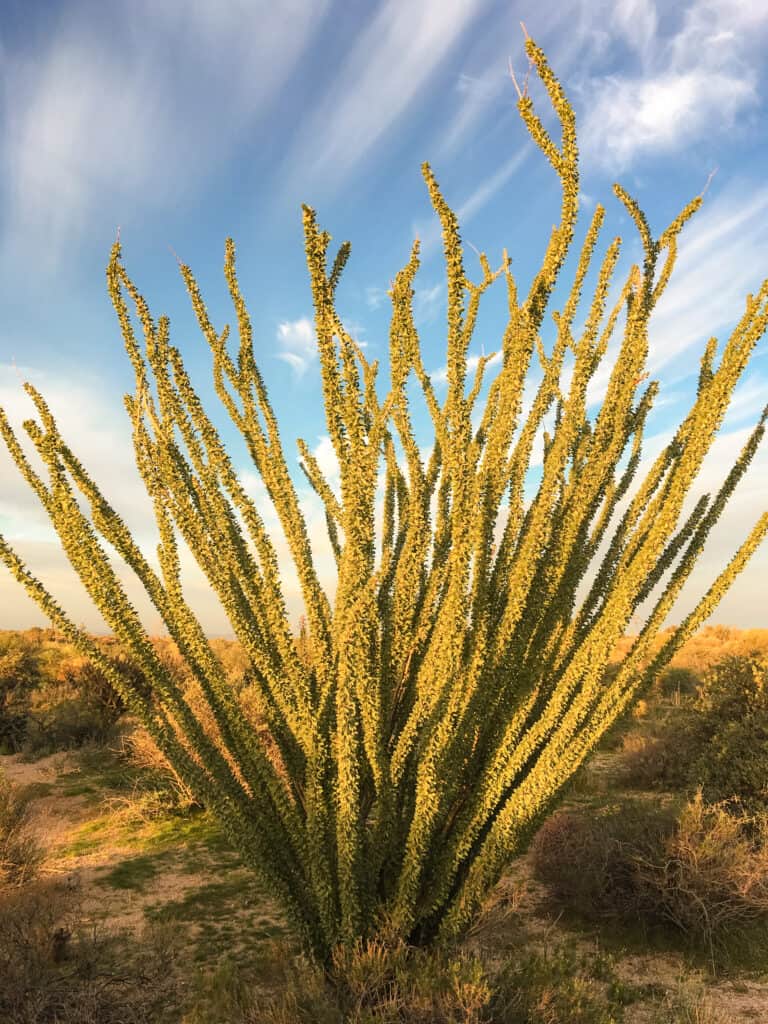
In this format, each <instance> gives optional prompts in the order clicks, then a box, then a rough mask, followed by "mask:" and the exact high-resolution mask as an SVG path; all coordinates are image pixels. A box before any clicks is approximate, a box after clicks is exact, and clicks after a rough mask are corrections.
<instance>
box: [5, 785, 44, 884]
mask: <svg viewBox="0 0 768 1024" xmlns="http://www.w3.org/2000/svg"><path fill="white" fill-rule="evenodd" d="M43 856H44V854H43V850H42V849H41V847H40V844H39V843H38V842H37V840H36V839H35V837H34V836H33V835H32V834H31V832H30V830H29V799H28V798H27V797H26V796H25V795H24V792H23V791H22V790H21V789H20V788H19V787H18V786H14V785H12V784H11V783H10V782H9V781H8V780H7V779H6V778H5V777H3V776H2V775H0V893H4V892H5V891H7V890H9V889H11V888H14V887H17V886H19V885H23V884H24V882H27V881H29V879H31V878H33V877H34V876H35V874H36V873H37V870H38V868H39V866H40V864H41V863H42V861H43Z"/></svg>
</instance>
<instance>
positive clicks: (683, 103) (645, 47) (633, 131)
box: [580, 0, 768, 173]
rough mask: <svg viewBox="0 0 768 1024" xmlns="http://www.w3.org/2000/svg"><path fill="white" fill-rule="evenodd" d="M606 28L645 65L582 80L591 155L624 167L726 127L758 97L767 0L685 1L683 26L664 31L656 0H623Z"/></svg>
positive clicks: (586, 146) (583, 143) (585, 146)
mask: <svg viewBox="0 0 768 1024" xmlns="http://www.w3.org/2000/svg"><path fill="white" fill-rule="evenodd" d="M742 8H744V9H745V10H743V11H742V10H741V9H742ZM608 31H609V34H610V35H612V36H613V37H614V38H615V39H619V40H622V41H623V42H624V43H625V44H628V45H629V46H630V47H631V48H632V49H635V50H636V51H637V52H638V55H639V59H640V66H639V67H638V68H637V69H636V70H623V71H621V72H615V73H612V74H607V75H595V76H591V77H590V76H587V77H586V79H585V81H584V83H583V84H582V89H581V91H582V96H583V100H584V107H585V112H586V116H585V120H584V126H583V129H582V132H581V138H580V148H581V150H582V152H583V153H584V155H585V159H586V160H587V162H592V163H595V164H598V165H601V166H603V167H605V168H606V169H608V170H610V171H611V172H613V173H618V172H621V171H624V170H626V169H627V168H628V167H629V166H631V165H632V164H633V163H634V162H635V161H636V160H637V159H638V158H640V157H642V156H644V155H646V154H649V153H654V152H671V151H676V150H680V149H683V148H684V147H685V146H687V145H689V144H690V143H691V142H693V141H694V140H697V139H699V138H702V137H703V136H707V137H709V136H711V135H712V134H713V133H715V132H720V131H723V130H726V129H728V128H729V127H731V126H732V124H733V123H734V120H735V118H736V116H737V115H741V114H743V112H744V111H745V110H746V109H748V108H749V107H751V106H752V105H754V104H755V103H756V101H757V99H758V91H757V88H758V71H759V59H760V54H761V40H762V41H764V39H765V37H768V8H766V7H765V5H760V4H736V3H730V2H725V3H724V2H722V0H699V2H697V3H691V4H689V5H688V6H687V7H686V9H685V11H684V15H683V20H682V24H681V26H680V28H679V29H678V31H676V32H674V33H673V34H672V35H671V36H661V35H660V33H659V23H658V17H657V12H656V5H655V4H654V3H652V2H651V0H622V2H621V3H619V4H617V5H616V6H615V7H614V9H613V11H612V13H611V16H610V19H609V22H608Z"/></svg>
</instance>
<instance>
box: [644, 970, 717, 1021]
mask: <svg viewBox="0 0 768 1024" xmlns="http://www.w3.org/2000/svg"><path fill="white" fill-rule="evenodd" d="M653 1024H733V1019H732V1018H731V1017H727V1016H725V1014H723V1013H721V1012H720V1011H719V1010H716V1009H715V1008H714V1006H713V1005H712V1002H711V1001H710V999H709V998H708V996H707V993H706V990H705V988H704V986H703V984H702V983H701V982H700V981H698V980H696V979H687V980H686V981H682V982H680V984H679V985H678V986H677V988H676V989H675V990H674V991H673V992H670V993H668V994H667V996H666V997H665V999H664V1002H663V1003H662V1005H661V1007H660V1009H659V1012H658V1013H657V1015H656V1017H655V1018H654V1022H653Z"/></svg>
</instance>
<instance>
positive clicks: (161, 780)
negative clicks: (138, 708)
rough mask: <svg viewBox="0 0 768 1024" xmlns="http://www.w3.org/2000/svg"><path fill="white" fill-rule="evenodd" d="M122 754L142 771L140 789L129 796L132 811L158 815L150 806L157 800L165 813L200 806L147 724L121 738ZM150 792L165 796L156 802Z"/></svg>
mask: <svg viewBox="0 0 768 1024" xmlns="http://www.w3.org/2000/svg"><path fill="white" fill-rule="evenodd" d="M120 755H121V757H123V758H124V759H125V761H126V762H127V763H128V764H129V765H130V766H131V767H132V768H135V769H138V771H139V772H141V774H142V783H141V785H140V786H139V787H138V792H135V793H134V794H132V796H131V798H130V800H129V804H130V806H131V808H132V810H133V811H141V812H142V813H141V814H140V816H142V817H147V816H150V817H152V816H156V815H153V814H152V813H151V807H152V806H154V805H155V804H156V805H158V806H159V807H162V809H163V813H167V812H168V810H175V811H177V812H178V811H189V810H191V809H192V808H193V807H198V806H200V805H199V802H198V800H197V799H196V797H195V795H194V794H193V793H192V790H191V789H190V788H189V786H187V784H186V783H185V782H184V781H183V780H182V779H181V778H180V777H179V775H178V774H177V773H176V771H175V770H174V768H173V767H172V766H171V764H170V762H169V761H168V759H167V758H166V757H165V755H164V754H163V752H162V751H161V750H160V748H159V747H158V746H157V744H156V743H155V741H154V740H153V739H152V737H151V736H150V734H149V733H148V732H147V730H146V729H145V728H144V726H137V727H136V728H135V729H134V730H133V731H132V732H131V733H130V734H129V735H127V736H124V737H123V738H122V742H121V747H120ZM149 793H154V795H155V796H165V798H166V799H165V800H160V801H158V800H155V801H154V804H153V801H152V800H151V799H150V800H149V801H147V800H146V797H147V795H148V794H149ZM142 798H143V799H142ZM147 808H150V811H149V813H146V812H147Z"/></svg>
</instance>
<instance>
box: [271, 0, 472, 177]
mask: <svg viewBox="0 0 768 1024" xmlns="http://www.w3.org/2000/svg"><path fill="white" fill-rule="evenodd" d="M487 4H488V0H423V2H422V3H420V4H417V5H414V4H413V3H410V2H409V0H385V2H383V3H382V4H380V5H379V7H378V9H377V11H376V13H375V15H374V16H373V18H372V19H371V21H370V22H369V23H368V25H367V26H366V28H365V29H364V30H363V31H362V32H361V33H360V35H359V36H358V37H357V39H356V40H355V42H354V45H353V47H352V50H351V52H350V54H349V56H348V58H347V60H346V61H345V63H344V66H343V67H342V68H341V70H340V72H339V74H338V76H337V77H336V79H335V80H334V81H333V83H332V84H331V86H330V88H329V90H328V91H327V93H326V94H325V96H323V98H322V99H321V100H320V102H319V103H318V104H317V105H316V106H315V107H314V109H312V110H311V111H310V112H309V114H308V115H307V117H306V119H305V121H304V123H303V124H302V125H301V127H300V132H299V141H298V142H297V145H296V147H295V150H294V151H293V152H292V153H291V154H290V156H289V158H288V159H287V161H286V169H287V175H286V176H285V182H286V187H287V188H289V189H291V190H294V189H295V186H296V184H297V178H298V176H299V175H300V174H301V175H303V173H304V172H303V170H296V169H297V168H299V169H302V168H305V167H311V168H312V181H313V183H314V184H315V185H317V184H318V183H321V184H325V185H331V186H338V185H340V184H341V182H342V181H343V180H345V178H346V177H347V176H348V175H349V173H350V171H351V170H352V168H353V167H355V166H356V165H357V164H359V163H360V162H361V161H362V160H364V159H365V158H366V156H367V155H368V153H369V152H370V151H371V150H372V149H373V147H374V146H376V145H377V144H378V143H379V142H380V141H381V140H382V139H383V138H384V136H385V135H386V134H387V133H389V132H390V131H391V130H392V128H393V126H394V125H395V124H396V122H397V121H398V119H399V118H400V117H402V116H403V115H404V114H405V113H406V112H407V110H408V107H409V105H410V104H411V103H412V102H413V101H414V100H415V99H416V97H417V96H419V95H420V94H421V92H422V90H423V89H424V88H425V86H426V84H427V83H428V82H429V80H430V78H431V77H432V75H433V74H434V73H435V72H436V71H437V69H438V68H439V67H440V65H441V63H442V62H443V60H444V59H445V58H446V57H447V56H448V55H449V54H450V52H451V50H452V49H453V47H454V46H456V45H457V43H458V42H459V40H460V39H461V38H462V36H463V33H464V32H465V30H466V29H467V28H468V26H469V25H470V23H471V22H472V20H473V19H474V18H475V17H476V16H477V15H478V14H479V13H480V11H481V10H482V9H483V8H484V7H485V6H487Z"/></svg>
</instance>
